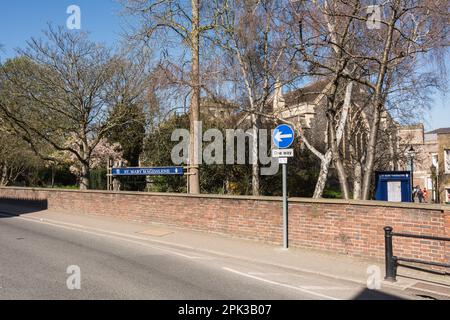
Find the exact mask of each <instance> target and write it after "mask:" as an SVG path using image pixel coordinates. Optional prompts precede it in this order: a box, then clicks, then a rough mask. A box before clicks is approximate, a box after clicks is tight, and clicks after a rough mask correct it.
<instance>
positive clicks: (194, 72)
mask: <svg viewBox="0 0 450 320" xmlns="http://www.w3.org/2000/svg"><path fill="white" fill-rule="evenodd" d="M122 3H123V4H124V6H125V12H126V13H128V14H131V15H133V16H137V17H138V18H139V25H138V26H137V27H135V28H132V31H131V35H129V37H130V38H131V39H135V40H137V41H140V42H144V44H147V43H148V42H149V41H151V40H156V41H157V43H158V46H160V47H166V49H165V50H164V51H163V55H165V56H167V55H168V52H169V50H168V49H167V46H170V45H173V41H172V40H173V39H174V38H175V39H178V41H175V46H176V49H175V50H174V51H177V50H178V52H176V53H175V54H176V55H178V58H175V59H179V55H180V53H179V51H180V50H179V49H180V48H181V46H180V44H181V45H182V46H185V47H186V48H187V49H188V50H189V52H190V72H189V74H190V76H189V78H190V79H189V81H180V82H183V85H187V86H188V87H189V88H190V89H191V91H192V94H191V101H190V133H191V136H190V146H189V192H190V193H193V194H196V193H200V170H199V167H198V161H197V159H198V157H199V156H200V155H199V154H198V151H199V150H198V148H197V147H196V141H199V136H198V132H196V123H197V122H199V121H200V99H201V87H202V80H201V65H200V49H201V36H202V35H203V34H204V33H206V32H208V31H209V30H211V29H213V28H214V21H215V19H216V14H218V13H217V12H214V13H213V16H211V17H208V19H206V18H202V17H201V12H202V5H203V1H200V0H191V1H190V6H189V5H188V3H186V1H178V0H177V1H173V0H162V1H161V0H158V1H153V0H123V1H122ZM205 20H208V22H206V23H205V22H204V21H205ZM161 35H162V37H160V36H161ZM159 40H161V41H159ZM169 44H170V45H169ZM171 49H173V47H172V48H171Z"/></svg>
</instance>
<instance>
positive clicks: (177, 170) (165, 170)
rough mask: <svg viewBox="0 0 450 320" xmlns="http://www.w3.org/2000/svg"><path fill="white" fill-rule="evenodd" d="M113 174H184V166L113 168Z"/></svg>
mask: <svg viewBox="0 0 450 320" xmlns="http://www.w3.org/2000/svg"><path fill="white" fill-rule="evenodd" d="M111 175H112V176H183V175H184V169H183V167H161V168H113V169H112V172H111Z"/></svg>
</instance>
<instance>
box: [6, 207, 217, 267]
mask: <svg viewBox="0 0 450 320" xmlns="http://www.w3.org/2000/svg"><path fill="white" fill-rule="evenodd" d="M0 216H3V217H10V218H14V219H16V220H22V221H28V222H33V223H37V224H44V225H48V226H52V227H58V228H61V229H66V230H71V231H78V232H83V233H87V234H92V235H95V236H98V237H106V238H111V239H115V240H121V241H127V242H129V243H133V244H137V245H140V246H143V247H147V248H152V249H156V250H159V251H164V252H167V253H171V254H174V255H178V256H181V257H183V258H187V259H191V260H213V259H214V258H212V257H206V256H205V257H203V256H189V255H186V254H183V253H179V252H177V251H173V250H169V249H166V248H161V247H159V246H155V245H149V244H146V243H142V242H139V241H134V240H131V239H127V238H124V237H128V238H134V239H138V240H144V241H145V240H148V239H146V238H141V237H135V236H129V235H127V234H122V233H117V232H108V231H105V230H101V229H94V228H88V227H82V228H83V229H81V228H80V227H79V226H78V225H75V226H77V227H73V226H74V225H71V226H68V225H70V224H68V223H59V222H58V223H52V222H46V221H41V220H39V219H36V218H22V217H17V216H11V215H8V214H3V213H0ZM47 221H50V220H47ZM63 224H66V225H63ZM87 229H91V230H95V231H89V230H87Z"/></svg>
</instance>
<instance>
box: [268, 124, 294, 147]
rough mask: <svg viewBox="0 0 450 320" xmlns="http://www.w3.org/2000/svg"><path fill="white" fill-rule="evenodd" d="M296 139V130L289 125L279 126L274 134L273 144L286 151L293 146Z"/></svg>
mask: <svg viewBox="0 0 450 320" xmlns="http://www.w3.org/2000/svg"><path fill="white" fill-rule="evenodd" d="M294 139H295V133H294V129H292V128H291V126H288V125H287V124H282V125H280V126H278V127H277V128H276V129H275V131H274V132H273V142H274V144H275V146H276V147H277V148H279V149H286V148H289V147H290V146H292V144H293V143H294Z"/></svg>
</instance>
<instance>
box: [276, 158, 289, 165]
mask: <svg viewBox="0 0 450 320" xmlns="http://www.w3.org/2000/svg"><path fill="white" fill-rule="evenodd" d="M278 163H279V164H287V163H288V158H279V159H278Z"/></svg>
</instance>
